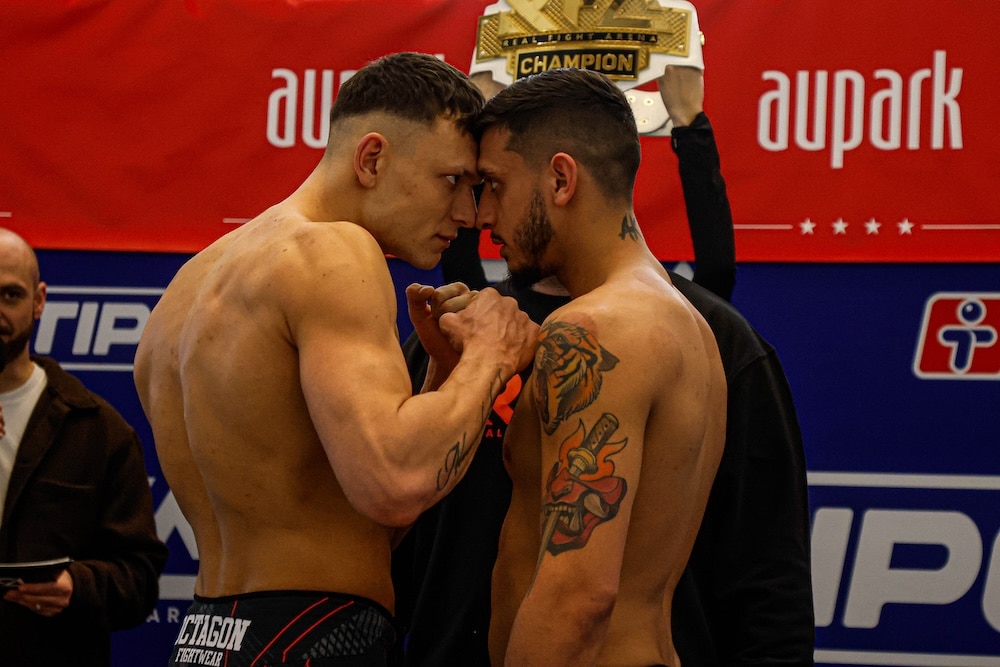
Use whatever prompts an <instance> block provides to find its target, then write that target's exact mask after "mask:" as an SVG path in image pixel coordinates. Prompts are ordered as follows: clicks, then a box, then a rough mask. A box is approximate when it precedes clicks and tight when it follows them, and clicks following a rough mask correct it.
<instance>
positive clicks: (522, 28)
mask: <svg viewBox="0 0 1000 667" xmlns="http://www.w3.org/2000/svg"><path fill="white" fill-rule="evenodd" d="M701 47H702V34H701V31H700V30H699V29H698V14H697V12H696V11H695V8H694V5H692V4H691V3H690V2H685V1H684V0H659V1H658V2H657V0H500V2H497V3H495V4H492V5H490V6H489V7H487V8H486V10H485V12H484V13H483V16H481V17H480V19H479V29H478V31H477V35H476V50H475V53H473V55H472V66H471V67H470V68H469V74H470V75H472V74H477V73H480V72H489V73H490V74H491V76H492V77H493V79H494V80H495V81H496V82H497V83H499V84H502V85H507V86H509V85H510V84H512V83H513V82H514V81H515V80H517V79H520V78H523V77H526V76H530V75H531V74H536V73H538V72H543V71H546V70H550V69H557V68H560V67H577V68H581V69H589V70H594V71H596V72H601V73H602V74H605V75H607V76H608V78H610V79H611V80H612V81H614V82H615V83H616V84H617V85H618V87H619V88H621V89H622V90H623V91H625V92H626V97H627V98H628V101H629V105H631V107H632V112H633V114H634V115H635V120H636V125H637V126H638V128H639V133H640V134H644V135H669V134H670V123H669V120H670V118H669V116H668V115H667V110H666V107H664V106H663V100H662V99H661V98H660V94H659V91H652V92H649V91H644V90H638V89H636V87H637V86H640V85H642V84H644V83H648V82H650V81H655V80H656V79H658V78H659V77H661V76H662V75H663V72H664V71H665V70H666V67H667V65H686V66H688V67H696V68H698V69H704V68H705V64H704V60H703V59H702V53H701Z"/></svg>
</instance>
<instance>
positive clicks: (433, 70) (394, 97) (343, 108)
mask: <svg viewBox="0 0 1000 667" xmlns="http://www.w3.org/2000/svg"><path fill="white" fill-rule="evenodd" d="M483 101H484V100H483V94H482V93H481V92H479V89H478V88H476V86H475V85H473V83H472V81H470V80H469V77H467V76H466V75H465V74H464V73H463V72H461V71H459V70H458V69H456V68H455V67H453V66H451V65H449V64H448V63H446V62H444V61H442V60H439V59H437V58H435V57H434V56H432V55H428V54H426V53H413V52H404V53H392V54H389V55H386V56H382V57H381V58H378V59H377V60H373V61H371V62H370V63H368V64H367V65H365V66H364V67H362V68H361V69H360V70H358V72H357V73H356V74H354V75H353V76H352V77H351V78H350V79H348V80H347V81H346V82H345V83H344V85H343V86H341V87H340V91H339V92H338V93H337V98H336V99H335V100H334V103H333V106H332V108H331V109H330V123H335V122H337V121H338V120H341V119H343V118H347V117H349V116H355V115H359V114H366V113H373V112H379V111H381V112H385V113H390V114H393V115H396V116H399V117H401V118H405V119H407V120H414V121H418V122H422V123H426V124H428V125H431V124H433V123H434V122H435V121H436V120H437V119H439V118H442V117H445V118H449V119H450V120H453V121H454V122H455V123H456V125H458V126H459V127H460V128H461V129H462V130H464V131H465V132H469V133H472V132H473V131H474V129H475V121H476V117H477V116H478V114H479V112H480V111H481V110H482V108H483Z"/></svg>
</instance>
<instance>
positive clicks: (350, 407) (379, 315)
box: [289, 258, 411, 462]
mask: <svg viewBox="0 0 1000 667" xmlns="http://www.w3.org/2000/svg"><path fill="white" fill-rule="evenodd" d="M379 259H381V258H379ZM380 269H381V270H380ZM304 301H305V302H304V303H302V304H301V305H300V306H299V308H298V310H297V312H296V311H294V310H293V311H290V314H289V326H290V328H291V331H292V338H293V341H294V344H295V346H296V347H297V349H298V355H299V376H300V383H301V388H302V392H303V396H304V397H305V401H306V405H307V408H308V410H309V415H310V418H311V420H312V423H313V426H314V428H315V429H316V432H317V435H318V436H319V438H320V440H321V442H322V443H323V445H324V448H326V450H327V452H328V454H332V453H333V451H334V448H331V447H330V445H331V444H332V443H337V447H336V448H335V450H336V452H342V453H343V454H344V455H345V456H346V457H351V458H354V457H363V456H364V455H365V453H366V452H367V447H363V446H360V445H361V444H362V443H368V442H371V441H372V438H373V437H374V435H373V434H375V433H377V432H378V431H379V430H380V429H381V428H384V425H385V424H386V423H387V422H391V417H392V416H393V415H395V413H396V412H397V411H398V409H399V406H400V405H401V404H402V403H403V401H405V400H406V399H407V398H409V396H410V393H411V392H410V382H409V377H408V375H407V372H406V366H405V363H404V360H403V356H402V351H401V349H400V345H399V339H398V337H397V335H396V329H395V321H396V310H395V309H396V304H395V295H394V292H393V290H392V283H391V278H390V276H389V274H388V269H386V268H385V267H384V266H378V265H372V264H371V263H365V262H363V261H358V262H357V263H356V264H355V265H354V266H353V267H350V270H347V271H340V272H339V273H338V276H337V279H336V280H325V281H317V282H316V283H315V284H314V287H313V288H312V290H311V291H310V292H309V294H308V298H307V299H305V300H304ZM357 460H358V461H359V462H360V461H362V460H363V459H362V458H358V459H357Z"/></svg>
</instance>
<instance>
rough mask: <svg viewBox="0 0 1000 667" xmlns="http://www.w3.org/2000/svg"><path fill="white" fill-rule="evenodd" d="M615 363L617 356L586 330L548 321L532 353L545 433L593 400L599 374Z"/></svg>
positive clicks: (598, 387)
mask: <svg viewBox="0 0 1000 667" xmlns="http://www.w3.org/2000/svg"><path fill="white" fill-rule="evenodd" d="M617 365H618V357H616V356H615V355H613V354H611V353H610V352H608V351H607V350H606V349H604V348H603V347H601V345H600V344H599V343H598V342H597V338H596V337H595V336H594V335H593V334H592V333H591V332H590V331H588V330H587V329H585V328H583V327H582V326H579V325H577V324H570V323H568V322H550V323H549V324H546V325H545V327H544V328H543V329H542V331H541V334H540V336H539V342H538V350H537V352H536V354H535V371H534V374H533V382H534V385H535V400H536V402H537V407H538V414H539V415H540V417H541V420H542V426H543V428H544V429H545V432H546V433H547V434H549V435H552V434H553V433H554V432H555V430H556V428H558V426H559V424H561V423H562V422H563V421H565V420H566V418H567V417H569V416H570V415H572V414H573V413H575V412H579V411H580V410H582V409H584V408H585V407H587V406H588V405H590V404H591V403H593V402H594V399H595V398H596V397H597V394H598V393H599V392H600V389H601V379H602V375H601V374H602V373H603V372H605V371H609V370H611V369H612V368H614V367H615V366H617Z"/></svg>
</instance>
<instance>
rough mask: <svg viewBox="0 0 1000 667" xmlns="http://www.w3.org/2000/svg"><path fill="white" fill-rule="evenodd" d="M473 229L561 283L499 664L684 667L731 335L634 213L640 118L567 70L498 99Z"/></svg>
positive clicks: (515, 499)
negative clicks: (694, 553)
mask: <svg viewBox="0 0 1000 667" xmlns="http://www.w3.org/2000/svg"><path fill="white" fill-rule="evenodd" d="M481 129H482V132H483V134H482V140H481V143H480V155H479V162H478V167H479V171H480V173H481V174H482V175H483V177H484V179H485V187H484V191H483V193H482V197H481V200H480V204H479V211H478V214H477V225H478V226H479V227H480V228H482V229H486V230H490V236H491V239H492V241H493V242H494V243H496V244H498V245H499V246H500V254H501V256H503V257H504V258H505V259H506V260H507V265H508V268H509V269H510V272H511V277H512V279H513V280H515V281H520V282H523V283H524V284H532V283H535V282H536V281H538V280H540V279H542V278H545V277H548V276H554V277H555V278H557V279H558V280H559V282H560V283H562V285H563V286H565V288H566V289H567V290H568V291H569V293H570V296H571V297H573V298H572V300H571V301H570V302H569V303H568V304H567V305H565V306H563V307H562V308H560V309H558V310H556V311H555V312H553V313H552V314H551V315H550V316H549V317H548V319H547V320H546V321H545V323H544V325H543V327H542V330H541V333H540V338H539V346H538V349H537V352H536V356H535V362H534V368H533V374H532V376H531V377H532V380H531V382H530V383H529V384H528V386H527V387H526V388H525V390H524V392H523V393H522V395H521V397H520V400H519V402H518V405H517V408H516V410H515V412H514V416H513V418H512V420H511V423H510V427H509V428H508V430H507V434H506V438H505V441H504V458H505V461H506V464H507V467H508V470H509V472H510V475H511V478H512V480H513V494H512V499H511V505H510V509H509V510H508V513H507V517H506V520H505V522H504V526H503V531H502V533H501V536H500V548H499V556H498V558H497V563H496V567H495V569H494V573H493V615H492V623H491V626H490V653H491V659H492V663H493V664H494V665H502V664H507V665H546V666H551V665H588V664H602V665H604V664H607V665H611V664H613V665H644V666H648V665H677V664H679V659H678V657H677V654H676V652H675V650H674V647H673V638H672V637H671V635H670V608H671V599H672V597H673V590H674V586H675V585H676V582H677V579H678V577H679V576H680V574H681V571H682V570H683V568H684V565H685V563H686V561H687V558H688V556H689V554H690V551H691V547H692V544H693V541H694V538H695V535H696V532H697V530H698V526H699V522H700V520H701V516H702V514H703V512H704V508H705V503H706V501H707V498H708V493H709V488H710V486H711V484H712V480H713V477H714V474H715V471H716V468H717V466H718V462H719V457H720V456H721V452H722V443H723V438H724V432H725V414H726V413H725V409H726V385H725V377H724V375H723V370H722V365H721V361H720V359H719V353H718V349H717V347H716V344H715V339H714V337H713V336H712V333H711V331H710V330H709V328H708V326H707V325H706V323H705V321H704V320H703V319H702V317H701V316H700V315H699V314H698V312H697V311H696V310H695V309H694V308H693V307H692V306H691V305H690V304H689V303H688V302H687V300H686V299H685V298H684V297H683V296H682V295H681V294H680V292H678V291H677V290H676V289H675V288H674V286H673V285H672V283H671V281H670V278H669V277H668V275H667V273H666V272H665V271H664V269H663V266H662V265H661V264H660V262H659V261H658V260H657V259H656V257H654V256H653V254H652V253H651V252H650V251H649V249H648V247H647V246H646V243H645V240H644V239H643V236H642V233H641V231H640V229H639V226H638V223H637V221H636V219H635V215H634V212H633V209H632V190H633V186H634V183H635V177H636V172H637V170H638V166H639V139H638V135H637V132H636V125H635V120H634V118H633V116H632V112H631V110H630V109H629V106H628V103H627V102H626V100H625V97H624V95H623V94H622V93H621V92H620V91H619V89H618V88H617V87H616V86H615V85H614V84H612V83H611V82H610V81H608V79H607V78H605V77H604V76H602V75H599V74H596V73H594V72H588V71H585V70H576V69H572V70H570V69H567V70H554V71H550V72H545V73H543V74H538V75H535V76H533V77H529V78H527V79H522V80H520V81H518V82H516V83H514V84H513V85H512V86H510V87H509V88H507V89H506V90H504V91H503V92H501V93H499V94H498V95H497V96H496V97H494V98H492V100H490V101H489V102H488V103H487V106H486V109H485V110H484V113H483V115H482V117H481Z"/></svg>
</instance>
